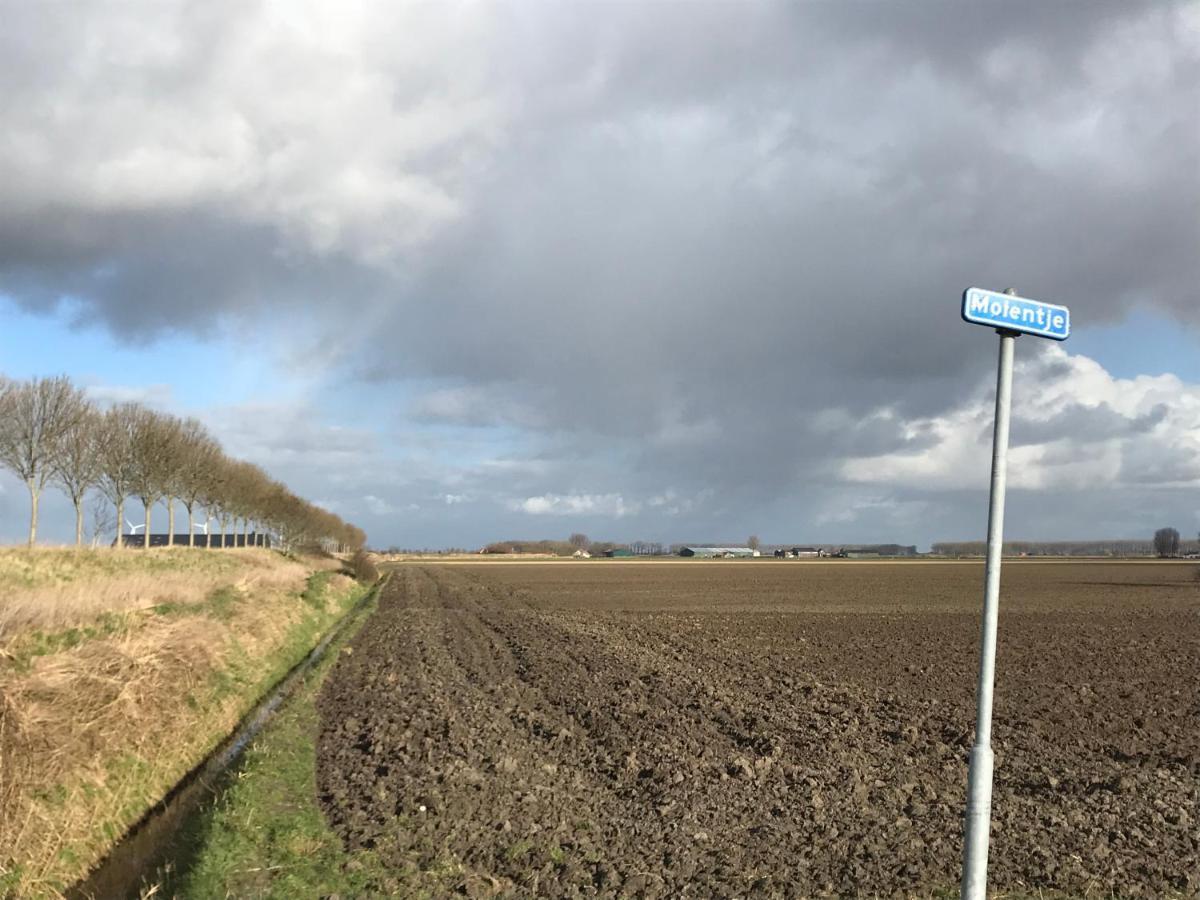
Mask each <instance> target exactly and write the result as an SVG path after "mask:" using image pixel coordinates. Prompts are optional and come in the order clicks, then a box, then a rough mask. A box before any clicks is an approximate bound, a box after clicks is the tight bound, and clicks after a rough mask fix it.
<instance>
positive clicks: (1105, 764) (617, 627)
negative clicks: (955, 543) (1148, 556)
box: [318, 561, 1200, 897]
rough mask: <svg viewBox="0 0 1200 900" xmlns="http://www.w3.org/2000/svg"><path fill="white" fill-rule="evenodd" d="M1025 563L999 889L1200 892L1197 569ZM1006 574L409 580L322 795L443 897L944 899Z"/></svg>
mask: <svg viewBox="0 0 1200 900" xmlns="http://www.w3.org/2000/svg"><path fill="white" fill-rule="evenodd" d="M1194 568H1195V567H1193V566H1186V565H1172V564H1161V565H1156V564H1128V563H1122V564H1105V563H1045V564H1039V563H1027V564H1011V565H1007V566H1006V567H1005V573H1004V588H1003V599H1002V609H1001V620H1000V646H999V663H998V684H997V697H996V710H995V715H996V718H995V726H994V747H995V750H996V788H995V797H994V801H993V810H994V813H993V843H992V855H991V865H990V874H991V883H992V885H993V886H994V887H996V888H1000V889H1005V890H1011V891H1014V892H1036V890H1037V889H1049V890H1057V891H1060V892H1063V893H1066V894H1068V895H1085V894H1090V895H1093V896H1096V895H1102V896H1109V895H1110V894H1113V893H1115V894H1117V895H1119V896H1141V897H1166V896H1198V895H1200V825H1198V822H1197V820H1198V819H1200V582H1197V581H1196V580H1195V578H1194V575H1193V570H1194ZM982 577H983V572H982V566H980V565H974V564H944V565H939V564H923V563H913V564H853V563H851V564H838V563H832V564H821V563H815V564H810V563H805V562H796V563H788V562H775V561H755V562H747V563H719V562H718V563H710V562H693V563H679V564H659V565H656V564H638V563H633V564H609V563H604V562H598V563H597V562H593V563H578V564H571V563H564V564H560V565H542V566H533V565H521V564H507V565H505V564H501V565H464V566H458V567H446V568H434V567H422V566H409V567H404V568H401V569H399V570H398V571H397V572H396V573H395V575H394V576H393V578H392V581H391V583H390V585H389V587H388V589H387V590H386V592H385V594H384V596H383V597H382V598H381V601H380V606H379V611H378V613H377V614H376V615H375V617H374V619H373V620H372V621H371V622H369V623H368V624H367V626H366V627H365V628H364V629H363V631H362V632H361V633H360V634H359V635H358V637H357V638H356V639H355V640H354V642H353V644H352V647H351V650H352V652H350V653H348V654H346V655H344V656H343V658H342V660H341V661H340V662H339V664H338V665H337V667H336V668H335V669H334V671H333V673H332V674H331V676H330V678H329V680H328V681H327V682H326V685H325V688H324V690H323V693H322V696H321V698H320V711H321V734H320V739H319V746H318V793H319V799H320V802H321V805H322V808H323V809H324V811H325V814H326V817H327V819H328V820H329V821H330V823H331V824H332V825H333V827H334V828H335V830H336V831H337V832H338V833H339V834H340V835H341V836H342V838H343V840H344V841H345V842H346V844H347V846H348V847H350V848H354V849H362V848H374V850H375V851H376V852H377V853H378V854H379V856H380V857H381V858H382V859H383V860H384V861H385V862H386V863H387V864H389V865H391V866H393V867H395V868H396V869H397V870H403V871H404V872H406V873H407V875H406V877H409V878H411V879H413V881H412V882H411V883H413V884H417V885H422V884H423V885H424V887H425V889H426V891H427V892H428V893H430V894H433V895H435V896H437V895H441V894H443V893H447V892H450V891H460V892H462V893H466V894H468V895H470V896H493V895H496V894H500V895H504V896H546V897H578V896H647V897H683V896H692V897H758V896H762V897H806V896H822V895H837V896H875V895H881V896H909V895H915V896H928V895H930V894H932V893H934V892H936V891H939V890H945V889H947V888H950V889H954V888H955V887H956V885H957V880H958V877H959V855H960V852H961V816H962V808H963V794H964V788H965V781H966V759H967V752H968V749H969V745H970V740H971V733H972V725H973V716H974V681H975V670H976V662H977V647H978V628H979V606H980V596H981V593H982Z"/></svg>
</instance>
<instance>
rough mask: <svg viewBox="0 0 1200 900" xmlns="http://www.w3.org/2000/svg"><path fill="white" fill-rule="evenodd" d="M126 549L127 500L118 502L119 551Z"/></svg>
mask: <svg viewBox="0 0 1200 900" xmlns="http://www.w3.org/2000/svg"><path fill="white" fill-rule="evenodd" d="M124 547H125V498H124V497H122V498H121V499H119V500H118V501H117V549H118V550H121V549H123V548H124Z"/></svg>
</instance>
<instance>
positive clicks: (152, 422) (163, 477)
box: [129, 407, 173, 547]
mask: <svg viewBox="0 0 1200 900" xmlns="http://www.w3.org/2000/svg"><path fill="white" fill-rule="evenodd" d="M130 425H131V429H130V444H129V447H130V469H131V473H132V476H133V477H132V480H131V482H130V493H131V494H133V495H134V496H135V497H137V498H138V499H139V500H141V501H142V507H143V509H144V510H145V512H146V530H145V532H144V534H143V536H142V546H143V547H149V546H150V513H151V511H152V510H153V509H154V504H156V503H158V501H159V500H161V499H163V497H165V496H166V493H167V487H168V485H169V483H170V480H171V467H172V460H171V451H172V449H173V448H172V446H171V442H172V437H173V435H172V425H171V419H170V417H168V416H164V415H161V414H160V413H156V412H154V411H153V410H149V409H145V408H144V407H143V408H139V410H138V411H137V414H136V415H135V416H133V418H132V419H131V421H130Z"/></svg>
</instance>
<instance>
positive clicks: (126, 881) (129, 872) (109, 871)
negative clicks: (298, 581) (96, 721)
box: [66, 581, 383, 900]
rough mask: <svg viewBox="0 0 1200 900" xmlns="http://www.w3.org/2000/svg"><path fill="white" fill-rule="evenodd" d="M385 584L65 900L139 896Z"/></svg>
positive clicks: (179, 851)
mask: <svg viewBox="0 0 1200 900" xmlns="http://www.w3.org/2000/svg"><path fill="white" fill-rule="evenodd" d="M382 586H383V582H382V581H381V582H380V583H379V584H377V585H375V587H373V588H372V589H371V590H370V591H369V592H368V593H367V595H366V596H365V597H363V599H362V600H361V601H359V603H358V604H357V605H356V606H355V607H354V608H353V609H351V610H350V611H349V612H348V613H347V614H346V615H345V616H344V617H343V618H342V620H341V621H340V622H339V623H338V624H337V625H335V626H334V627H333V628H332V629H331V630H330V632H329V633H328V634H327V635H325V637H324V638H322V639H321V641H320V643H318V644H317V645H316V646H315V647H314V648H313V649H312V650H311V651H309V653H308V655H307V656H306V657H304V659H302V660H301V661H300V662H298V663H297V664H296V665H295V666H293V667H292V669H291V670H290V671H289V672H288V673H287V675H285V676H284V677H283V678H282V679H280V680H279V682H278V683H277V684H276V685H275V687H274V688H272V689H271V691H270V692H269V693H268V694H267V695H266V696H265V697H264V698H263V699H262V700H260V701H259V703H258V705H257V706H255V707H254V709H252V710H251V711H250V712H249V713H247V714H246V716H245V717H244V718H243V719H242V721H241V723H240V724H239V725H238V727H237V729H235V730H234V732H233V733H232V734H231V735H229V736H228V737H227V738H225V740H223V741H222V742H221V743H220V744H219V745H218V746H217V748H216V749H215V750H213V752H212V753H211V754H209V756H208V758H207V759H205V760H204V761H203V762H202V763H200V765H198V766H197V767H196V768H195V769H193V770H192V771H191V772H190V773H189V774H188V775H187V776H186V777H185V778H184V779H183V780H182V781H181V782H179V784H177V785H176V786H175V787H174V788H173V789H172V790H171V791H170V793H168V794H167V796H166V797H164V798H163V799H162V800H161V801H159V802H158V803H157V804H156V805H155V806H153V807H152V808H151V809H150V810H148V811H147V812H146V814H145V815H144V816H143V817H142V819H141V820H140V821H139V822H138V823H137V824H136V825H135V826H133V828H131V829H130V830H129V832H128V833H127V834H126V835H125V837H124V838H122V839H121V841H120V843H118V844H117V845H116V846H115V847H114V848H113V849H112V850H111V851H110V852H109V854H108V856H106V857H105V858H104V859H103V860H102V861H101V862H100V863H99V864H98V865H97V866H96V868H95V869H93V870H92V872H91V873H90V874H89V875H88V877H87V878H85V879H84V880H83V881H81V882H79V883H78V884H76V885H74V886H73V887H72V888H71V889H70V890H68V891H67V892H66V897H67V900H115V898H120V897H128V898H137V897H139V896H140V895H141V893H140V891H141V888H142V887H143V885H144V881H145V879H146V878H147V876H150V875H152V874H153V873H155V872H156V871H158V870H160V869H162V868H163V867H164V866H167V865H168V864H170V863H171V862H172V860H174V859H176V858H178V857H180V856H182V855H183V854H184V853H185V852H186V851H187V849H188V848H186V847H182V846H179V840H178V838H179V837H180V836H181V835H182V834H184V833H185V830H184V826H185V825H186V824H187V822H188V821H189V820H190V818H191V816H192V815H194V814H195V813H196V812H197V811H198V810H199V809H200V808H201V806H202V805H203V804H204V802H205V801H206V800H211V799H212V798H214V797H216V796H217V795H218V794H220V792H221V791H222V790H223V789H224V787H225V785H226V784H227V783H228V778H229V777H230V775H231V771H230V770H231V767H232V766H233V764H234V763H236V762H237V760H238V758H239V757H240V756H241V754H242V751H243V750H245V749H246V746H247V744H249V743H250V741H252V740H253V739H254V737H255V735H257V734H258V733H259V732H260V731H261V730H262V729H263V726H264V725H266V724H267V722H269V721H270V719H271V717H272V715H273V714H274V713H275V711H276V710H277V709H278V708H279V706H280V704H281V703H283V702H284V701H285V700H286V699H287V698H288V697H289V696H290V695H291V693H292V691H293V690H294V689H295V688H296V686H297V685H298V684H299V682H300V681H301V679H302V678H303V677H304V676H305V675H306V674H307V673H308V671H309V670H310V669H311V668H312V667H313V665H314V664H315V663H316V662H318V661H319V660H320V659H321V657H322V656H324V654H325V651H326V649H327V648H328V647H329V645H330V644H333V643H335V642H336V641H337V640H339V639H340V638H341V637H342V636H343V635H344V634H346V633H347V631H348V630H349V628H350V627H351V626H352V625H354V624H355V623H356V622H358V620H359V619H360V618H361V616H362V613H363V611H364V610H365V609H366V607H367V605H368V604H369V603H370V602H371V600H372V598H374V597H375V596H376V595H377V594H378V592H379V590H380V589H381V588H382Z"/></svg>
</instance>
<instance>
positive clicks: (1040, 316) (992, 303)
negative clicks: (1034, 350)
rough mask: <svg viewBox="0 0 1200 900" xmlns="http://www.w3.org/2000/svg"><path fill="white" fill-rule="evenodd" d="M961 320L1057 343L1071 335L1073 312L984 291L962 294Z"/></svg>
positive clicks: (969, 289)
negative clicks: (1035, 336)
mask: <svg viewBox="0 0 1200 900" xmlns="http://www.w3.org/2000/svg"><path fill="white" fill-rule="evenodd" d="M962 317H963V320H964V321H967V322H973V323H974V324H976V325H988V326H990V327H992V328H1002V329H1004V330H1006V331H1019V332H1021V333H1023V334H1035V335H1037V336H1038V337H1044V338H1050V339H1051V340H1054V341H1065V340H1066V339H1067V337H1068V336H1069V335H1070V334H1071V312H1070V310H1068V309H1067V308H1066V307H1065V306H1056V305H1055V304H1053V303H1042V302H1041V301H1039V300H1027V299H1026V298H1024V297H1014V296H1013V295H1011V294H998V293H996V292H995V291H985V290H984V289H983V288H967V289H966V290H965V291H963V302H962Z"/></svg>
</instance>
